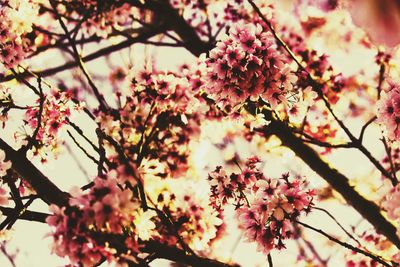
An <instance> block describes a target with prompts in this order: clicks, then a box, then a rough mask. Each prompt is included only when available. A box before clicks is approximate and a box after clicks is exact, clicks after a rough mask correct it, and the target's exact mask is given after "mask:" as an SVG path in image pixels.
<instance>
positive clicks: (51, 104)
mask: <svg viewBox="0 0 400 267" xmlns="http://www.w3.org/2000/svg"><path fill="white" fill-rule="evenodd" d="M44 97H45V100H44V103H43V110H42V112H41V114H40V99H38V100H37V104H38V105H37V106H33V107H30V108H29V109H28V110H27V111H26V113H25V120H26V123H27V124H28V125H29V126H30V128H31V129H32V130H33V131H35V129H36V128H37V126H38V123H39V115H41V118H40V123H41V124H40V128H39V131H38V133H37V135H36V140H35V141H36V142H37V143H38V146H37V147H38V148H40V147H43V146H44V147H51V148H55V147H57V145H58V139H57V137H58V134H59V132H60V129H61V128H62V126H63V125H65V124H67V118H69V117H70V116H71V114H72V113H71V112H72V111H73V110H80V109H81V106H80V105H78V104H74V103H73V102H72V100H71V96H70V94H69V93H68V92H58V91H52V92H51V94H49V95H45V96H44Z"/></svg>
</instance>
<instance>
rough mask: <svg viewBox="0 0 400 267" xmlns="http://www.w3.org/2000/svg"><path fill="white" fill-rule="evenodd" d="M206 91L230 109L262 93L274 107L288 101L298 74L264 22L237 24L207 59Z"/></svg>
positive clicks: (227, 109)
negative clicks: (280, 50)
mask: <svg viewBox="0 0 400 267" xmlns="http://www.w3.org/2000/svg"><path fill="white" fill-rule="evenodd" d="M205 64H206V66H207V67H206V75H205V76H206V77H205V78H204V79H205V84H206V91H207V92H208V93H209V94H211V95H212V96H213V97H214V99H215V100H216V101H217V102H218V103H219V104H220V105H222V106H223V107H224V108H225V110H226V111H227V112H229V111H231V110H234V109H237V108H238V107H240V104H243V103H244V102H245V101H246V100H247V99H250V100H253V101H256V100H258V99H259V97H262V98H263V99H264V100H265V101H267V102H268V103H269V104H270V105H271V106H272V107H275V106H277V105H278V104H280V103H285V102H286V96H287V95H288V93H289V92H292V91H293V90H294V86H295V83H296V81H297V76H296V75H295V74H294V73H293V72H292V70H291V69H290V67H289V65H288V62H287V60H286V58H285V57H284V56H283V54H281V53H279V52H278V50H277V48H276V45H275V40H274V37H273V36H272V34H271V33H269V32H265V31H264V29H263V28H262V26H261V25H259V24H257V25H253V24H237V25H235V26H233V27H232V28H231V29H230V31H229V35H228V36H225V39H224V40H223V41H220V42H218V43H217V47H216V48H214V49H213V50H211V51H210V55H209V57H208V58H207V59H205Z"/></svg>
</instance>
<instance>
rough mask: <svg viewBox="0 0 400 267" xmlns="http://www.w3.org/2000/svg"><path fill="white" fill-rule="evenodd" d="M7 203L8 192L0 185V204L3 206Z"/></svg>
mask: <svg viewBox="0 0 400 267" xmlns="http://www.w3.org/2000/svg"><path fill="white" fill-rule="evenodd" d="M7 204H8V193H7V191H6V190H5V189H4V188H2V187H0V205H1V206H4V205H7ZM0 215H1V211H0Z"/></svg>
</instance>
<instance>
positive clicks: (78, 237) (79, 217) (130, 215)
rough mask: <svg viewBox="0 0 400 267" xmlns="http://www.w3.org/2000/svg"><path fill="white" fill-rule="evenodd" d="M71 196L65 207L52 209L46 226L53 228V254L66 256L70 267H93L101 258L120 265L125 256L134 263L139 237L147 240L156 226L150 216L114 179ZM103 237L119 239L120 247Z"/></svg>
mask: <svg viewBox="0 0 400 267" xmlns="http://www.w3.org/2000/svg"><path fill="white" fill-rule="evenodd" d="M71 194H72V198H71V199H70V201H69V206H68V207H63V208H59V207H58V206H55V205H52V206H51V211H52V212H53V213H54V215H53V216H50V217H49V218H48V219H47V223H48V224H49V225H50V226H52V233H51V234H49V235H50V236H52V238H53V240H54V243H53V247H52V249H53V252H54V253H56V254H57V255H58V256H61V257H64V256H68V257H69V259H70V260H71V263H72V264H73V266H85V267H86V266H94V265H96V264H98V263H99V262H100V260H102V259H106V260H107V261H109V262H111V261H118V262H121V261H123V258H124V257H126V258H128V259H129V260H131V261H132V260H133V261H135V257H136V255H137V252H138V247H139V246H138V240H139V238H142V239H143V238H146V239H148V238H149V237H150V236H151V235H152V234H151V233H152V230H153V228H154V227H155V224H154V223H153V222H152V221H151V218H152V217H153V214H152V213H146V212H145V213H143V212H142V211H141V210H140V204H139V202H138V201H136V200H135V199H134V198H133V194H132V192H131V191H130V190H128V189H125V190H123V189H121V187H120V186H119V185H118V184H117V182H116V180H114V179H110V178H108V179H102V178H96V179H95V181H94V186H93V187H92V188H91V189H90V191H89V192H87V193H83V192H82V191H80V189H75V190H73V192H71ZM127 233H129V234H127ZM104 235H106V236H109V237H111V236H114V237H115V238H117V237H119V238H120V239H119V242H117V243H118V244H119V245H118V246H116V245H113V243H112V242H111V243H110V240H109V239H107V238H104V237H103V238H102V236H104ZM121 241H122V244H121Z"/></svg>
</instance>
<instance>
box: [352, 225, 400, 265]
mask: <svg viewBox="0 0 400 267" xmlns="http://www.w3.org/2000/svg"><path fill="white" fill-rule="evenodd" d="M360 241H361V242H362V243H363V244H362V245H363V246H361V244H358V246H359V248H362V249H368V251H371V252H375V254H378V255H381V256H382V257H383V258H386V259H391V261H392V262H393V264H394V266H397V265H396V264H399V263H400V252H399V251H398V249H397V248H396V247H395V246H394V245H393V244H392V243H391V242H390V241H389V240H387V239H386V238H384V237H382V236H381V235H379V234H378V233H376V231H374V230H367V231H364V232H363V233H361V235H360ZM345 258H346V267H364V266H371V267H375V266H376V267H377V266H380V264H379V263H378V262H376V261H374V260H373V259H370V258H367V257H364V256H363V255H361V254H359V253H356V252H354V251H350V250H349V251H347V253H346V255H345Z"/></svg>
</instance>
